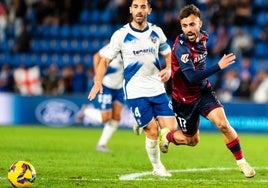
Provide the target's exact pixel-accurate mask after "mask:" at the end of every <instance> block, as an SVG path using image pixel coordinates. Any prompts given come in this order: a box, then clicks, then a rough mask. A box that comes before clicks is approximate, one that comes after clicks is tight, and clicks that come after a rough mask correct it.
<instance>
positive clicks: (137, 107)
mask: <svg viewBox="0 0 268 188" xmlns="http://www.w3.org/2000/svg"><path fill="white" fill-rule="evenodd" d="M127 102H128V105H129V107H130V109H131V111H132V113H133V115H134V117H135V119H136V122H137V124H138V125H139V127H146V125H147V124H148V123H149V122H150V121H152V119H153V118H157V117H159V116H174V112H173V110H172V106H171V101H170V99H169V98H168V96H167V94H166V93H163V94H161V95H158V96H153V97H141V98H137V99H128V100H127Z"/></svg>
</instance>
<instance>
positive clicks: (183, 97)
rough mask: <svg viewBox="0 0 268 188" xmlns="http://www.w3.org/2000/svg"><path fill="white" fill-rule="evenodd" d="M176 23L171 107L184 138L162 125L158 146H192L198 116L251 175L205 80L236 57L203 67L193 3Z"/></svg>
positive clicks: (203, 44)
mask: <svg viewBox="0 0 268 188" xmlns="http://www.w3.org/2000/svg"><path fill="white" fill-rule="evenodd" d="M179 22H180V25H181V28H182V31H183V33H182V34H181V35H179V36H178V37H177V38H176V40H175V43H174V46H173V49H172V67H171V68H172V106H173V110H174V113H175V116H176V119H177V122H178V124H179V127H180V129H181V130H178V131H176V132H182V133H183V134H184V135H185V136H186V139H185V138H184V140H183V142H181V140H179V139H178V137H177V136H176V135H178V134H177V133H176V132H175V131H169V130H168V128H164V129H162V130H161V133H160V149H161V151H162V152H164V153H165V152H167V151H168V146H169V143H170V142H172V143H174V144H175V145H181V144H186V145H190V146H195V145H196V144H197V143H198V141H199V122H200V115H202V116H203V117H205V118H207V119H208V120H210V121H211V122H212V123H214V124H215V125H216V126H217V128H218V129H219V130H220V131H221V133H222V135H223V138H224V142H225V144H226V146H227V148H228V149H229V150H230V151H231V152H232V153H233V156H234V158H235V159H236V162H237V165H238V167H239V169H240V171H241V172H243V173H244V175H245V177H248V178H249V177H253V176H254V175H255V171H254V169H253V168H252V167H251V166H250V165H249V163H247V161H246V160H245V158H244V156H243V152H242V149H241V146H240V142H239V137H238V135H237V133H236V131H235V130H234V129H233V128H232V126H231V125H230V124H229V122H228V120H227V118H226V115H225V111H224V108H223V106H222V105H221V103H220V101H219V100H218V99H217V98H216V96H215V93H214V91H213V90H212V88H211V84H210V82H209V80H208V79H207V78H208V77H209V76H211V75H213V74H214V73H216V72H218V71H220V70H223V69H225V68H227V67H228V66H230V65H232V64H233V63H234V62H235V58H236V57H235V55H234V54H233V53H230V54H226V55H224V56H223V57H222V58H221V59H220V61H219V62H218V63H217V64H215V65H212V66H211V67H209V68H206V56H207V48H206V41H207V40H208V35H207V34H206V32H205V31H203V30H201V27H202V20H201V13H200V10H199V9H198V8H197V7H196V6H195V5H187V6H185V7H184V8H183V9H182V10H181V11H180V13H179Z"/></svg>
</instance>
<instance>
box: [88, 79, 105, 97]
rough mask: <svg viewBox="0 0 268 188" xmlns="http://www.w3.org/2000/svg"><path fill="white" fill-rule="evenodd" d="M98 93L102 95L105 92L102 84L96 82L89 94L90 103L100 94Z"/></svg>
mask: <svg viewBox="0 0 268 188" xmlns="http://www.w3.org/2000/svg"><path fill="white" fill-rule="evenodd" d="M98 92H100V93H102V92H103V87H102V82H96V81H95V82H94V85H93V87H92V89H91V90H90V92H89V94H88V97H87V98H88V99H89V100H90V101H92V100H93V99H94V98H95V97H96V95H97V94H98Z"/></svg>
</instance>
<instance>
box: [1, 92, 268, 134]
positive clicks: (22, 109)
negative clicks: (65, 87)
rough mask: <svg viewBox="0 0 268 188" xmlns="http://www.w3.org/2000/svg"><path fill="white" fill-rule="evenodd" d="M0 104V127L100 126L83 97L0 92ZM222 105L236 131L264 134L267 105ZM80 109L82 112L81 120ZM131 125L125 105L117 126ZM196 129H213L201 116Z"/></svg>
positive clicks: (267, 113)
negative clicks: (198, 127) (25, 125)
mask: <svg viewBox="0 0 268 188" xmlns="http://www.w3.org/2000/svg"><path fill="white" fill-rule="evenodd" d="M0 103H1V108H0V112H1V116H0V125H7V124H9V125H11V124H14V125H24V124H31V125H32V124H36V125H38V124H40V125H47V126H53V127H65V126H74V125H75V126H77V125H80V126H88V127H96V126H97V127H99V126H101V123H100V122H97V121H96V120H95V119H94V116H95V115H94V114H96V113H99V111H98V110H97V109H96V108H95V107H94V104H95V101H89V100H88V99H87V96H60V97H59V96H57V97H53V96H21V95H14V94H7V93H0ZM223 105H224V107H225V112H226V116H227V118H228V120H229V122H230V124H231V125H232V126H233V127H234V128H235V129H236V130H242V131H260V132H263V131H268V104H256V103H245V102H243V103H242V102H241V103H224V104H223ZM82 108H83V112H86V113H84V115H83V116H82V119H81V109H82ZM78 117H79V118H80V119H79V118H78ZM78 119H79V121H78ZM133 123H134V118H133V116H132V114H131V111H130V110H129V108H128V107H127V106H125V108H124V110H123V114H122V120H121V122H120V124H121V125H120V126H121V127H126V128H130V127H132V125H133ZM200 128H201V130H202V129H203V130H216V129H217V128H216V127H215V126H214V125H213V124H212V123H211V122H209V121H208V120H206V119H205V118H203V117H202V118H201V125H200Z"/></svg>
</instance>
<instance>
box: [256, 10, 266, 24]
mask: <svg viewBox="0 0 268 188" xmlns="http://www.w3.org/2000/svg"><path fill="white" fill-rule="evenodd" d="M267 23H268V13H267V12H266V11H261V12H259V13H257V24H258V25H260V26H265V25H267Z"/></svg>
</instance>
